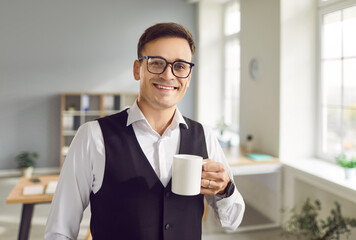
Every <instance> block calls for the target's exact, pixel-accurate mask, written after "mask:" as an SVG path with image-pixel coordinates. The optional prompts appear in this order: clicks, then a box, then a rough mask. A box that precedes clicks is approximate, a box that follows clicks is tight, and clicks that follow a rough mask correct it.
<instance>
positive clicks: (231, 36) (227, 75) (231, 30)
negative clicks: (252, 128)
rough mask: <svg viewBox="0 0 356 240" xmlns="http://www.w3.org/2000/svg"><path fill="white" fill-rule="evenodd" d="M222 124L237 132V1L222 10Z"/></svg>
mask: <svg viewBox="0 0 356 240" xmlns="http://www.w3.org/2000/svg"><path fill="white" fill-rule="evenodd" d="M223 24H224V28H223V29H224V33H223V39H224V40H223V46H224V50H223V52H224V64H223V66H224V70H223V74H224V88H223V89H224V90H223V91H224V94H223V96H224V113H223V116H224V122H225V123H226V124H227V125H228V126H230V127H231V130H233V131H236V132H237V130H238V126H239V103H240V102H239V99H240V42H239V32H240V9H239V3H238V1H236V0H235V1H230V2H228V3H227V4H226V5H225V8H224V21H223Z"/></svg>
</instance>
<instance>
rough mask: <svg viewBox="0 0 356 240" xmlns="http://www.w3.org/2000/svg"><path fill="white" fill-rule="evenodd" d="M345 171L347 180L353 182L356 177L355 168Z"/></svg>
mask: <svg viewBox="0 0 356 240" xmlns="http://www.w3.org/2000/svg"><path fill="white" fill-rule="evenodd" d="M344 170H345V179H346V180H351V179H353V178H354V177H355V168H344Z"/></svg>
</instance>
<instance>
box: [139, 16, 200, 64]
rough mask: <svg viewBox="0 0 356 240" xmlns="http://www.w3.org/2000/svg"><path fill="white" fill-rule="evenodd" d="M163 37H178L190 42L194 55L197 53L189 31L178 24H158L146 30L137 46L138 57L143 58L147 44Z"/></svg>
mask: <svg viewBox="0 0 356 240" xmlns="http://www.w3.org/2000/svg"><path fill="white" fill-rule="evenodd" d="M161 37H178V38H184V39H186V40H187V41H188V43H189V47H190V51H191V52H192V55H194V52H195V45H194V40H193V36H192V34H191V33H190V32H189V30H188V29H186V28H185V27H183V26H182V25H180V24H177V23H173V22H170V23H158V24H155V25H153V26H151V27H149V28H147V29H146V30H145V32H144V33H143V34H142V35H141V37H140V40H139V41H138V44H137V57H138V58H140V57H142V50H143V48H144V47H145V45H146V43H148V42H150V41H153V40H155V39H158V38H161Z"/></svg>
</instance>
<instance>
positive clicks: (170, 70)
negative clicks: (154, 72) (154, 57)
mask: <svg viewBox="0 0 356 240" xmlns="http://www.w3.org/2000/svg"><path fill="white" fill-rule="evenodd" d="M161 75H163V76H164V77H165V78H166V79H174V78H175V76H174V74H173V64H172V63H167V67H166V69H165V70H164V72H163V73H161Z"/></svg>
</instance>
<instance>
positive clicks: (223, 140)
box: [217, 119, 231, 147]
mask: <svg viewBox="0 0 356 240" xmlns="http://www.w3.org/2000/svg"><path fill="white" fill-rule="evenodd" d="M228 127H229V126H228V125H227V124H226V123H225V122H224V120H223V119H222V120H221V121H220V122H219V123H218V125H217V128H218V130H219V135H218V141H219V143H220V146H222V147H230V145H231V142H230V140H231V139H230V137H229V135H228V134H226V132H225V130H226V129H227V128H228Z"/></svg>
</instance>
